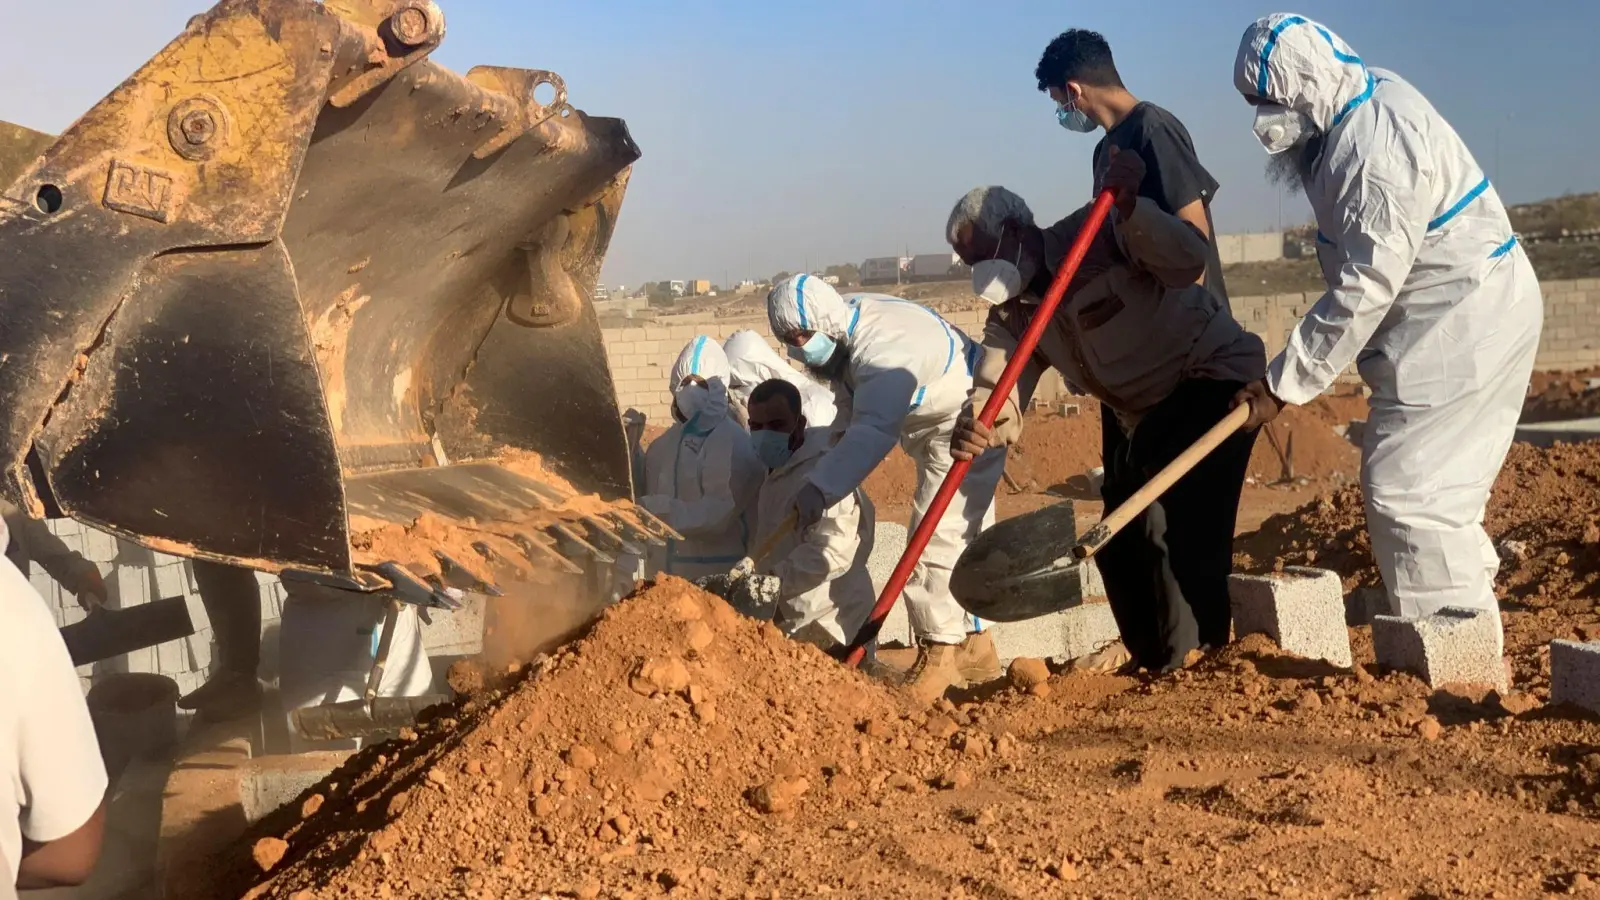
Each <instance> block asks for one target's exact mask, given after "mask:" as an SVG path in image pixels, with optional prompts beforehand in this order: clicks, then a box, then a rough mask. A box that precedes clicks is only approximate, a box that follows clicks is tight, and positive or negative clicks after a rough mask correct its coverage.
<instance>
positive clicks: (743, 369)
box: [722, 329, 834, 428]
mask: <svg viewBox="0 0 1600 900" xmlns="http://www.w3.org/2000/svg"><path fill="white" fill-rule="evenodd" d="M722 352H723V353H724V354H726V355H727V358H728V369H729V371H730V372H731V373H732V377H731V378H730V379H729V380H728V395H729V397H730V398H731V399H732V401H733V402H734V403H737V404H739V405H740V406H749V405H750V392H751V391H754V390H755V389H756V385H758V384H760V383H761V382H763V381H769V380H771V379H773V378H780V379H782V380H784V381H787V382H789V383H790V384H792V385H794V386H795V387H796V388H798V389H799V391H800V413H801V415H803V416H805V417H806V424H807V425H808V426H810V427H813V428H827V427H828V426H830V425H832V424H833V418H834V406H833V392H832V391H830V390H828V389H827V388H826V387H824V386H823V385H822V384H820V383H819V382H817V381H816V380H815V379H812V378H807V377H806V376H804V375H802V374H800V373H799V372H796V371H795V370H794V367H793V366H791V365H789V363H788V362H787V361H785V360H784V358H783V357H781V356H779V355H778V354H777V353H776V352H774V351H773V349H772V347H771V346H770V345H768V344H767V341H766V338H763V337H762V336H761V335H759V334H756V333H755V332H754V331H751V330H749V329H745V330H743V331H735V332H734V333H733V334H731V335H729V336H728V339H727V340H726V341H724V342H723V344H722Z"/></svg>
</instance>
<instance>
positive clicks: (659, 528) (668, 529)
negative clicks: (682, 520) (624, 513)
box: [628, 505, 683, 541]
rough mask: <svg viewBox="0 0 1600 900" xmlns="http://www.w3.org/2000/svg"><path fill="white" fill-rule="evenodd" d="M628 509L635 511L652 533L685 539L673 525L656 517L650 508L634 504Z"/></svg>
mask: <svg viewBox="0 0 1600 900" xmlns="http://www.w3.org/2000/svg"><path fill="white" fill-rule="evenodd" d="M628 511H629V512H631V513H633V514H634V516H636V517H637V518H638V519H639V521H640V522H642V523H644V527H645V528H646V529H648V530H649V531H651V532H652V533H654V534H657V535H659V536H661V537H663V538H667V539H669V540H674V541H681V540H683V535H681V534H679V533H677V532H676V531H673V530H672V526H671V525H668V524H667V523H665V522H663V521H661V520H660V519H658V518H656V516H655V514H654V513H652V512H650V510H648V509H645V508H644V507H642V506H638V505H634V506H632V507H630V508H629V510H628Z"/></svg>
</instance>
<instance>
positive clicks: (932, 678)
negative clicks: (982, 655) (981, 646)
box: [902, 643, 994, 706]
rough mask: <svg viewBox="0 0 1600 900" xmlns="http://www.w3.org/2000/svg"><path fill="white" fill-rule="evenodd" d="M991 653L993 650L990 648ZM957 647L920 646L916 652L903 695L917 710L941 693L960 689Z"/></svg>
mask: <svg viewBox="0 0 1600 900" xmlns="http://www.w3.org/2000/svg"><path fill="white" fill-rule="evenodd" d="M990 652H991V653H993V652H994V651H993V648H992V647H991V648H990ZM960 654H961V645H960V644H932V643H929V644H922V645H921V646H919V647H918V648H917V661H916V662H914V663H912V664H911V669H910V670H909V671H907V672H906V678H905V681H904V682H902V683H903V684H904V686H905V689H906V693H907V694H909V695H910V696H911V699H912V700H913V701H915V702H916V704H917V705H918V706H932V705H933V704H935V703H937V702H939V698H940V697H943V696H944V692H945V691H947V690H949V689H951V688H953V687H960V686H963V685H964V684H965V683H966V682H965V681H964V680H963V679H962V677H961V669H960V666H959V664H958V659H959V657H960Z"/></svg>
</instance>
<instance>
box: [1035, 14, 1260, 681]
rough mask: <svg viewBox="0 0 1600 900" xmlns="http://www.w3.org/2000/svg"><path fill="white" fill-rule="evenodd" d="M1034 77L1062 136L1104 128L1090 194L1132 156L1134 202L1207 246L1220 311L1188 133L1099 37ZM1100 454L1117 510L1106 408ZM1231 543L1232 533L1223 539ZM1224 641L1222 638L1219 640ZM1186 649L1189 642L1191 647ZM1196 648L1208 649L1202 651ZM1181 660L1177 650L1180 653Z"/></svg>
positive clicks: (1119, 437) (1188, 616)
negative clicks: (1137, 86)
mask: <svg viewBox="0 0 1600 900" xmlns="http://www.w3.org/2000/svg"><path fill="white" fill-rule="evenodd" d="M1033 74H1034V75H1035V76H1036V77H1037V78H1038V79H1039V90H1041V91H1044V92H1046V93H1048V94H1049V95H1050V99H1052V100H1054V101H1055V102H1056V121H1058V122H1060V123H1061V127H1063V128H1065V129H1067V130H1068V131H1076V132H1079V133H1082V134H1089V133H1091V132H1093V131H1095V130H1097V129H1104V130H1105V136H1104V137H1102V138H1101V139H1100V143H1099V144H1097V145H1095V148H1094V190H1095V193H1096V194H1098V193H1099V192H1100V185H1101V180H1102V179H1103V178H1104V176H1105V173H1106V169H1107V167H1108V166H1109V165H1110V162H1111V156H1112V154H1111V152H1110V150H1109V149H1108V147H1116V148H1117V149H1118V151H1119V152H1126V151H1129V150H1131V151H1133V152H1134V153H1137V154H1139V157H1140V159H1142V160H1144V167H1145V176H1144V180H1143V181H1141V182H1140V184H1139V196H1141V197H1147V198H1149V199H1150V200H1152V201H1154V202H1155V204H1156V205H1157V206H1158V207H1160V208H1161V211H1162V212H1165V213H1167V214H1169V215H1172V216H1175V217H1177V218H1179V219H1182V220H1183V221H1185V222H1187V223H1188V224H1189V225H1191V226H1193V227H1194V229H1195V230H1196V231H1198V232H1200V233H1201V234H1202V235H1204V236H1205V238H1206V243H1207V244H1208V245H1209V246H1208V251H1207V257H1208V258H1207V261H1206V269H1205V272H1204V274H1202V275H1201V276H1200V278H1198V279H1196V280H1197V281H1198V282H1199V283H1200V284H1203V285H1204V286H1205V287H1206V289H1207V290H1209V291H1210V292H1211V293H1212V294H1213V295H1215V296H1216V298H1217V302H1219V303H1220V304H1222V308H1223V309H1224V310H1228V311H1229V312H1232V310H1231V308H1230V307H1229V305H1228V291H1227V288H1226V287H1224V285H1223V282H1222V261H1221V259H1220V258H1219V257H1218V255H1217V242H1216V232H1215V231H1214V230H1213V229H1212V227H1211V198H1212V197H1213V196H1214V195H1215V194H1216V192H1217V181H1216V179H1214V178H1212V177H1211V173H1210V172H1207V171H1206V168H1205V166H1202V165H1201V164H1200V160H1199V159H1198V158H1197V157H1196V156H1195V152H1194V141H1193V140H1191V139H1190V138H1189V130H1188V129H1187V128H1184V127H1183V123H1182V122H1179V121H1178V117H1177V116H1174V115H1173V114H1172V113H1169V112H1167V111H1166V110H1164V109H1162V108H1161V107H1159V106H1156V105H1155V104H1154V103H1146V102H1144V101H1142V100H1140V99H1139V98H1138V97H1135V96H1134V95H1133V94H1132V93H1130V92H1129V91H1128V89H1127V88H1126V87H1124V86H1123V84H1122V76H1121V75H1119V74H1117V66H1116V63H1115V62H1114V61H1113V60H1112V58H1111V47H1110V45H1109V44H1107V43H1106V39H1105V38H1104V37H1101V36H1100V35H1099V34H1098V33H1096V32H1093V31H1087V30H1084V29H1081V28H1074V29H1071V30H1070V31H1066V32H1064V33H1062V34H1060V35H1059V36H1057V37H1056V39H1055V40H1053V41H1051V42H1050V45H1049V46H1048V47H1046V48H1045V50H1044V55H1043V56H1041V57H1040V58H1039V65H1038V67H1037V68H1035V69H1034V72H1033ZM1100 455H1101V458H1102V460H1103V461H1104V462H1103V465H1104V466H1105V472H1106V473H1107V478H1106V485H1107V487H1106V488H1103V489H1102V490H1103V492H1104V494H1105V500H1106V503H1107V505H1108V507H1109V506H1113V505H1116V504H1118V503H1120V502H1121V501H1123V500H1126V499H1127V496H1126V494H1119V493H1118V492H1116V491H1113V490H1111V489H1110V485H1111V484H1112V483H1113V481H1116V480H1117V479H1114V478H1113V477H1112V476H1113V475H1114V474H1115V473H1119V472H1126V471H1132V470H1133V469H1134V468H1136V465H1135V464H1136V460H1135V459H1134V454H1133V452H1132V442H1131V440H1130V435H1129V434H1128V433H1127V432H1125V431H1124V430H1123V426H1122V425H1121V424H1120V423H1119V422H1118V420H1117V417H1116V415H1115V414H1113V412H1112V410H1111V409H1110V408H1108V407H1106V406H1105V404H1103V403H1102V404H1101V407H1100ZM1153 527H1154V528H1155V533H1154V534H1152V535H1151V536H1150V538H1151V539H1152V540H1154V541H1156V542H1158V543H1160V542H1163V541H1165V539H1166V538H1165V536H1164V534H1163V533H1162V532H1163V531H1164V529H1165V525H1164V524H1163V523H1155V524H1154V525H1153ZM1229 537H1230V538H1231V537H1232V535H1229ZM1128 540H1135V541H1137V540H1140V538H1139V537H1130V536H1128V535H1127V534H1121V535H1118V536H1117V537H1115V538H1112V541H1111V545H1108V546H1107V548H1106V552H1115V551H1113V549H1112V545H1115V544H1117V543H1118V542H1119V541H1128ZM1101 574H1102V577H1105V578H1107V579H1108V581H1107V589H1108V590H1112V589H1113V588H1112V586H1111V584H1110V579H1111V578H1113V577H1131V578H1138V577H1141V576H1140V575H1138V574H1132V573H1108V572H1105V571H1102V573H1101ZM1117 588H1118V589H1119V593H1125V592H1127V591H1130V590H1137V589H1138V586H1137V585H1134V584H1123V585H1118V586H1117ZM1148 614H1149V615H1151V616H1153V617H1154V618H1155V620H1157V621H1159V622H1163V623H1165V625H1164V626H1163V627H1164V628H1168V629H1170V631H1169V633H1171V634H1195V633H1198V627H1197V624H1196V623H1195V621H1194V615H1193V612H1192V611H1191V610H1190V609H1189V607H1188V605H1187V604H1184V603H1178V602H1172V601H1171V600H1170V598H1162V599H1161V600H1160V602H1159V604H1158V605H1157V608H1152V609H1151V610H1149V611H1148ZM1224 640H1225V639H1224ZM1191 646H1192V644H1191ZM1201 649H1214V648H1211V647H1202V648H1201ZM1180 655H1181V650H1180ZM1130 659H1131V657H1130V654H1129V653H1128V650H1127V648H1126V647H1125V646H1123V644H1122V643H1121V642H1120V641H1119V642H1117V643H1115V644H1112V645H1110V646H1108V647H1105V648H1103V649H1102V650H1100V651H1098V652H1096V653H1093V654H1091V655H1089V656H1088V657H1085V658H1084V659H1081V660H1079V661H1078V662H1077V666H1078V667H1079V668H1083V669H1088V670H1091V671H1106V670H1110V669H1114V668H1117V667H1119V666H1123V665H1137V664H1138V663H1137V662H1136V661H1134V662H1131V663H1130Z"/></svg>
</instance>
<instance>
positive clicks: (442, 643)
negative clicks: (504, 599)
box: [422, 594, 488, 656]
mask: <svg viewBox="0 0 1600 900" xmlns="http://www.w3.org/2000/svg"><path fill="white" fill-rule="evenodd" d="M487 603H488V598H487V597H484V596H483V595H482V594H468V595H467V597H466V599H465V600H464V601H462V604H461V608H460V609H458V610H456V611H455V612H446V611H445V610H442V609H435V610H429V612H428V615H429V617H430V618H432V619H433V622H432V623H431V624H430V623H427V622H424V623H422V646H423V648H424V649H425V650H427V651H428V655H430V656H469V655H474V654H477V653H480V652H482V650H483V623H484V611H485V606H486V605H487Z"/></svg>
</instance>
